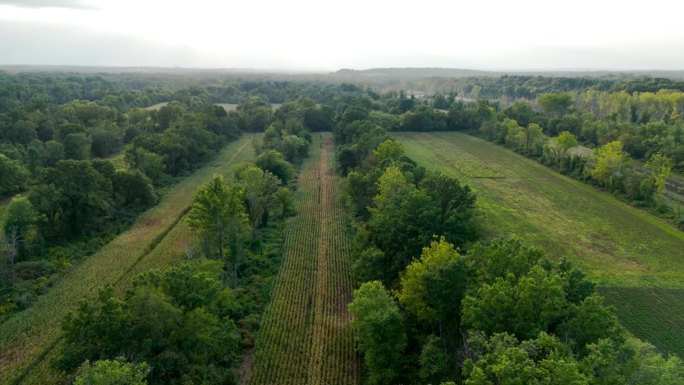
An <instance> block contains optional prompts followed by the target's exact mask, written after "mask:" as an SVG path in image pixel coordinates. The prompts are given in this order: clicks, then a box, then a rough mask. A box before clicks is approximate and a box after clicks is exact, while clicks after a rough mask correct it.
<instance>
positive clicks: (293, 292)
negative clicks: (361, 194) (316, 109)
mask: <svg viewBox="0 0 684 385" xmlns="http://www.w3.org/2000/svg"><path fill="white" fill-rule="evenodd" d="M312 147H313V148H314V149H315V150H313V151H312V156H311V158H310V159H309V160H308V161H307V163H305V165H304V166H303V169H302V172H301V174H300V176H299V181H298V184H299V185H298V189H297V192H296V194H295V200H296V206H297V212H298V215H297V216H296V217H295V218H292V219H291V221H290V222H289V223H288V225H287V227H286V232H285V245H286V247H285V255H284V257H283V264H282V266H281V269H280V272H279V274H278V278H277V280H276V282H275V285H274V287H273V293H272V297H271V303H270V304H269V305H268V307H267V308H266V310H265V312H264V315H263V318H262V323H261V329H260V331H259V335H258V336H257V340H256V348H255V356H254V362H253V368H252V377H251V381H250V382H249V383H250V384H251V385H266V384H268V385H272V384H283V385H285V384H292V385H295V384H296V385H301V384H309V385H318V384H336V385H337V384H356V383H358V382H359V377H360V371H359V359H358V356H357V354H356V347H355V343H354V338H353V333H352V329H351V326H350V324H349V321H350V315H349V313H348V312H347V304H348V303H349V302H350V301H351V296H352V290H353V280H352V273H351V253H350V239H349V236H348V232H347V229H346V225H345V211H344V208H343V207H342V205H341V203H340V201H339V195H340V191H339V184H338V180H337V179H336V177H335V174H334V171H333V170H334V162H333V158H332V156H333V153H334V149H333V145H332V138H331V135H330V134H324V135H323V136H322V137H321V138H320V139H319V140H318V141H316V142H314V144H313V146H312ZM243 383H246V381H245V379H243Z"/></svg>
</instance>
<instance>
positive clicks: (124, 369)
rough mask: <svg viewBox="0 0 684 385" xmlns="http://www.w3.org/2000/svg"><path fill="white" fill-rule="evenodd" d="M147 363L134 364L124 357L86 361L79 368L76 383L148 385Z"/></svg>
mask: <svg viewBox="0 0 684 385" xmlns="http://www.w3.org/2000/svg"><path fill="white" fill-rule="evenodd" d="M149 372H150V368H149V366H148V365H147V363H145V362H142V363H139V364H132V363H128V362H125V361H124V360H123V359H120V358H119V359H115V360H101V361H96V362H93V363H92V364H91V363H90V361H86V362H84V363H83V365H81V367H80V368H79V370H78V375H77V376H76V379H75V380H74V385H147V380H146V379H145V378H146V377H147V375H148V374H149Z"/></svg>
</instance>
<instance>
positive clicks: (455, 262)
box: [398, 237, 468, 336]
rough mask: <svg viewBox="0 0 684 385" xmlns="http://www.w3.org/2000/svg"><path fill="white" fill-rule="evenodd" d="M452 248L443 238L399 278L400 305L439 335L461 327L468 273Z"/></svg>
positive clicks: (412, 263)
mask: <svg viewBox="0 0 684 385" xmlns="http://www.w3.org/2000/svg"><path fill="white" fill-rule="evenodd" d="M466 269H467V268H466V266H465V263H464V261H463V259H462V258H460V256H459V254H458V251H457V250H456V249H455V248H454V245H453V244H451V243H449V242H447V241H446V240H445V239H444V237H442V238H440V239H439V241H432V243H431V244H430V246H429V247H425V248H424V249H423V253H422V254H421V256H420V259H419V260H413V262H411V263H410V264H409V265H408V267H406V271H405V272H404V274H403V275H402V276H401V291H400V292H399V294H398V299H399V302H400V303H401V304H402V305H403V306H404V308H405V309H406V310H407V311H408V312H410V313H412V314H414V315H415V316H416V318H418V320H419V321H421V322H423V323H426V324H428V325H438V326H439V328H438V331H439V333H440V336H444V335H443V333H446V332H447V330H445V328H447V327H449V326H450V325H451V326H458V325H459V324H460V314H459V313H460V307H461V300H462V299H463V296H464V295H465V291H466V287H467V279H468V274H467V273H466Z"/></svg>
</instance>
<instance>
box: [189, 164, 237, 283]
mask: <svg viewBox="0 0 684 385" xmlns="http://www.w3.org/2000/svg"><path fill="white" fill-rule="evenodd" d="M243 197H244V190H243V189H242V187H241V186H240V185H238V184H233V185H231V186H229V185H228V184H226V182H225V180H224V179H223V176H221V175H214V177H213V178H212V179H211V181H209V182H207V183H206V184H204V185H203V186H201V187H200V188H199V190H197V192H196V193H195V196H194V198H193V202H192V207H191V209H190V212H189V213H188V217H187V218H186V220H185V221H186V223H187V224H188V226H189V227H190V228H191V229H193V230H194V231H196V232H197V233H198V234H199V236H200V238H201V239H202V241H203V243H204V245H205V250H206V252H207V254H208V255H209V256H210V257H215V258H219V259H221V260H225V261H226V262H227V265H228V267H229V270H230V273H231V280H232V283H233V285H237V280H238V276H237V275H238V273H237V268H238V264H239V263H240V260H241V258H242V244H243V242H244V241H245V239H246V238H247V236H246V233H247V231H248V230H247V229H248V227H247V214H246V212H245V207H244V204H243Z"/></svg>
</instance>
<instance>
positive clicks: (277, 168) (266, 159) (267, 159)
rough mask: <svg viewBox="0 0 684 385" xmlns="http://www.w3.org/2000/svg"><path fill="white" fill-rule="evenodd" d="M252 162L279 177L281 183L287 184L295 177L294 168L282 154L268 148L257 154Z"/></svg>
mask: <svg viewBox="0 0 684 385" xmlns="http://www.w3.org/2000/svg"><path fill="white" fill-rule="evenodd" d="M254 163H255V164H256V165H257V166H258V167H259V168H260V169H262V170H264V171H269V172H271V173H273V175H275V176H277V177H278V178H280V180H281V181H282V182H283V184H288V183H289V182H290V181H291V180H292V179H293V178H294V177H295V169H294V166H292V165H291V164H290V163H289V162H288V161H287V160H285V158H284V157H283V154H281V153H279V152H278V151H275V150H269V151H266V152H264V153H263V154H261V155H259V156H258V157H257V158H256V160H255V161H254Z"/></svg>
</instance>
